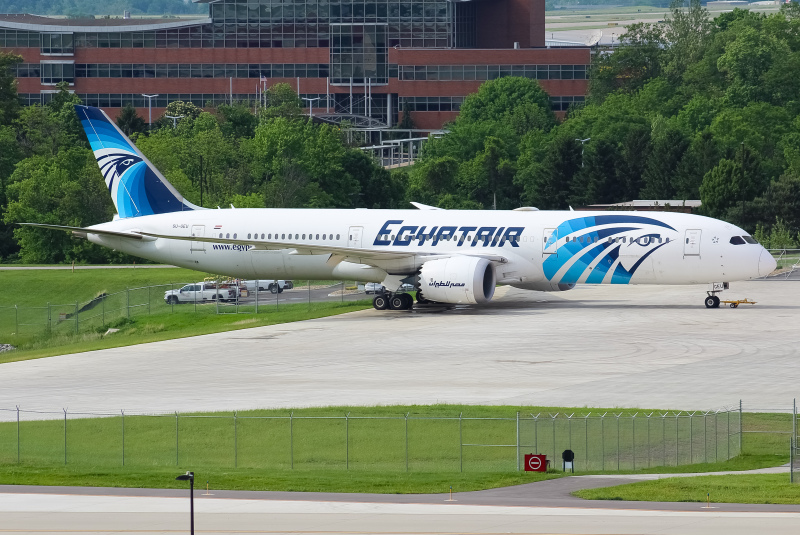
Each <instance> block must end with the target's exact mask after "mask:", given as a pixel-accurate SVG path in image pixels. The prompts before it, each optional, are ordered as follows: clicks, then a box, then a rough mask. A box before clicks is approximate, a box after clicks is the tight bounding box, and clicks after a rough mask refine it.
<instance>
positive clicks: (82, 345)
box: [0, 300, 372, 364]
mask: <svg viewBox="0 0 800 535" xmlns="http://www.w3.org/2000/svg"><path fill="white" fill-rule="evenodd" d="M371 306H372V302H371V301H368V300H362V301H345V302H344V303H337V302H333V303H311V305H308V304H292V305H280V308H279V309H278V310H276V309H275V306H274V304H273V305H272V306H271V309H269V310H264V309H262V311H260V312H259V313H258V314H216V313H215V310H216V308H215V306H214V305H213V304H203V305H199V306H198V307H197V309H198V311H195V309H194V307H193V306H192V305H176V306H175V311H171V310H170V309H171V307H169V306H167V305H165V304H164V303H163V301H162V302H160V303H159V302H157V303H155V304H154V308H156V307H157V308H158V311H156V312H153V313H151V314H148V315H138V316H137V315H134V316H133V317H132V318H131V319H127V318H126V317H122V318H119V317H117V319H114V320H110V321H107V322H105V323H100V321H99V319H98V318H97V317H95V318H94V324H92V325H91V326H90V328H89V329H88V330H84V328H82V329H81V332H78V333H75V331H74V327H73V325H74V322H70V324H68V325H67V326H66V328H62V329H61V330H58V331H55V330H54V332H52V333H50V334H48V333H47V332H46V331H39V332H36V333H31V334H23V335H12V336H6V337H5V338H4V339H3V340H2V341H3V342H4V343H10V344H12V345H14V346H16V347H17V348H18V349H16V350H14V351H7V352H3V353H0V364H2V363H4V362H15V361H20V360H29V359H35V358H41V357H50V356H54V355H65V354H69V353H79V352H83V351H95V350H98V349H108V348H110V347H121V346H129V345H134V344H144V343H148V342H159V341H161V340H170V339H173V338H185V337H187V336H197V335H201V334H209V333H216V332H223V331H232V330H237V329H246V328H250V327H260V326H264V325H275V324H279V323H289V322H294V321H302V320H308V319H316V318H324V317H327V316H334V315H337V314H344V313H347V312H354V311H357V310H364V309H366V308H370V307H371ZM265 308H266V307H265ZM109 327H114V328H117V329H119V332H116V333H113V334H109V335H106V334H105V333H106V331H107V329H108V328H109Z"/></svg>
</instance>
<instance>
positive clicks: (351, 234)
mask: <svg viewBox="0 0 800 535" xmlns="http://www.w3.org/2000/svg"><path fill="white" fill-rule="evenodd" d="M363 233H364V227H350V230H349V231H348V232H347V234H348V236H347V246H348V247H354V248H356V249H361V235H362V234H363Z"/></svg>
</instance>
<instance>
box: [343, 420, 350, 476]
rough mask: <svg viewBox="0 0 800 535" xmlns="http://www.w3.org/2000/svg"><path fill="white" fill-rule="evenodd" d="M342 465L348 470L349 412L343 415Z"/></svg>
mask: <svg viewBox="0 0 800 535" xmlns="http://www.w3.org/2000/svg"><path fill="white" fill-rule="evenodd" d="M344 467H345V470H350V413H349V412H348V413H347V414H345V415H344Z"/></svg>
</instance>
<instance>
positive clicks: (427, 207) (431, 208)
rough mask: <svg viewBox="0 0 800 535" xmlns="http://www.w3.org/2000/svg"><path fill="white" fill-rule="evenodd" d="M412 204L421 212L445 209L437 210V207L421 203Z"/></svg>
mask: <svg viewBox="0 0 800 535" xmlns="http://www.w3.org/2000/svg"><path fill="white" fill-rule="evenodd" d="M411 204H412V205H414V207H415V208H417V209H419V210H444V208H437V207H436V206H428V205H427V204H422V203H420V202H413V201H411Z"/></svg>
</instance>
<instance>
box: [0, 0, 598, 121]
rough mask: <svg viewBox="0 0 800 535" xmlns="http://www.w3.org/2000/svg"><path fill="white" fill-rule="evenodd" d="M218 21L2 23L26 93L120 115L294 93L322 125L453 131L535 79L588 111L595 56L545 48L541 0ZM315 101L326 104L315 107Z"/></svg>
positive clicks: (220, 12)
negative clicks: (473, 107)
mask: <svg viewBox="0 0 800 535" xmlns="http://www.w3.org/2000/svg"><path fill="white" fill-rule="evenodd" d="M194 1H195V2H199V3H207V4H209V6H208V7H209V14H208V17H207V18H191V19H186V18H183V19H178V18H160V19H131V18H117V19H61V18H48V17H39V16H35V15H0V49H2V50H4V51H13V52H15V53H17V54H20V55H21V56H22V57H23V58H24V63H22V64H21V65H19V66H18V67H17V73H16V75H17V78H18V81H19V85H18V91H19V93H20V96H21V98H22V99H23V101H24V102H25V103H26V104H34V103H43V102H47V100H48V98H51V95H52V94H53V93H55V92H56V89H55V85H56V84H57V83H59V82H68V83H69V84H70V87H71V88H72V89H74V91H75V92H76V93H77V94H79V95H80V96H81V98H82V99H83V101H84V102H85V103H86V104H88V105H91V106H99V107H101V108H104V109H105V110H106V111H107V112H108V113H110V114H111V115H112V116H115V115H116V113H118V111H119V109H120V108H121V107H122V106H124V105H126V104H127V103H132V104H133V105H135V106H136V107H137V108H139V113H140V115H142V116H143V117H145V119H147V117H148V103H149V102H148V99H147V98H146V97H144V96H143V94H149V95H158V96H156V97H153V98H152V103H151V105H152V112H153V117H154V118H155V117H158V116H160V115H161V113H162V112H163V109H164V107H165V106H166V105H167V103H169V102H170V101H173V100H184V101H191V102H193V103H194V104H197V105H198V106H203V105H205V104H206V103H208V102H212V103H215V104H219V103H225V102H230V101H231V100H234V101H237V100H250V101H256V99H257V96H256V95H257V92H258V91H259V90H260V89H261V88H263V87H264V85H265V84H266V85H269V86H271V85H273V84H276V83H280V82H283V83H288V84H290V85H291V86H292V87H293V88H295V89H296V90H297V91H298V93H299V94H300V96H301V97H304V98H306V99H307V102H308V103H309V105H310V106H313V109H314V113H315V115H320V114H328V115H338V116H341V117H346V118H347V117H349V118H348V120H351V121H352V122H354V123H357V124H360V125H362V126H370V127H378V128H380V127H382V126H392V125H394V124H396V123H397V122H398V121H399V120H400V118H401V115H402V112H403V110H404V109H407V110H409V111H410V112H411V114H412V117H413V119H414V122H415V124H416V126H417V127H418V128H439V127H441V126H442V124H444V123H445V122H447V121H449V120H452V119H453V118H454V117H455V116H456V115H457V114H458V110H459V108H460V105H461V102H463V100H464V98H465V97H466V96H467V95H469V94H470V93H473V92H475V91H477V89H478V87H479V86H480V84H481V83H482V82H483V81H485V80H491V79H494V78H498V77H501V76H526V77H528V78H533V79H537V80H539V81H540V82H541V84H542V87H543V88H544V89H545V90H546V91H547V92H548V93H549V94H550V97H551V104H552V107H553V109H554V110H555V111H556V112H561V113H563V112H564V111H565V110H566V109H567V108H568V107H569V106H570V105H571V104H572V103H573V102H581V101H583V99H584V97H585V95H586V91H587V84H588V81H587V77H588V67H589V63H590V55H591V50H590V48H588V47H548V46H546V43H545V28H544V16H545V8H544V0H462V1H457V0H194ZM317 99H318V100H317Z"/></svg>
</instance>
